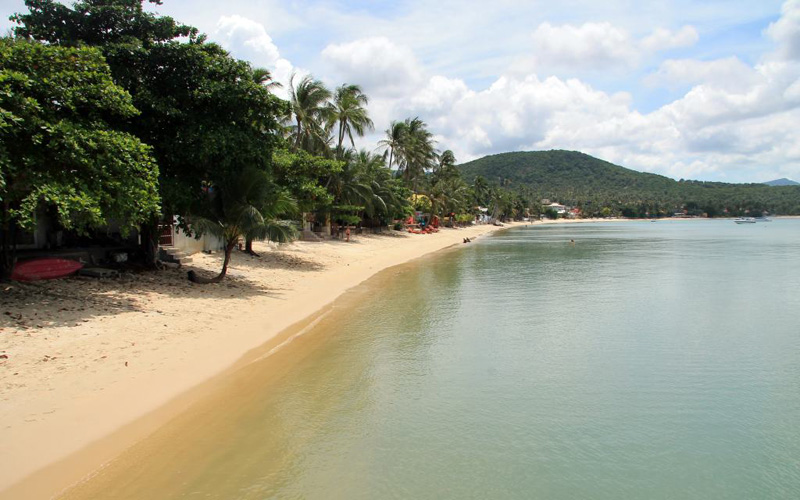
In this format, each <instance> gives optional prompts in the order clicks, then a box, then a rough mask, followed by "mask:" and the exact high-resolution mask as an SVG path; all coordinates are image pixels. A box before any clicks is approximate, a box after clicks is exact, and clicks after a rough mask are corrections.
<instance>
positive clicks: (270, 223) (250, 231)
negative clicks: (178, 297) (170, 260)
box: [188, 168, 297, 284]
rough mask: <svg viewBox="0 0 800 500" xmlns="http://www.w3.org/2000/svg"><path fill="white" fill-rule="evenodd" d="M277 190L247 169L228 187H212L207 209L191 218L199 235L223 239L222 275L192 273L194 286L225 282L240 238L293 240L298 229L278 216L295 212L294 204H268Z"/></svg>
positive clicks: (278, 200)
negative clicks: (232, 254) (293, 210)
mask: <svg viewBox="0 0 800 500" xmlns="http://www.w3.org/2000/svg"><path fill="white" fill-rule="evenodd" d="M273 193H274V186H273V185H272V182H271V180H270V178H269V176H268V175H267V174H266V172H264V171H262V170H258V169H255V168H247V169H245V170H243V171H242V172H241V173H240V174H239V175H238V176H237V177H236V178H234V179H232V180H231V181H229V182H227V183H223V184H220V185H214V186H209V187H208V191H207V199H206V205H205V206H204V207H203V208H202V209H201V210H200V211H199V213H198V214H197V215H194V216H192V217H190V225H191V228H192V230H193V231H194V232H196V233H197V234H203V233H209V234H212V235H214V236H216V237H217V238H219V239H221V240H222V242H223V245H224V249H225V258H224V260H223V263H222V271H220V273H219V274H218V275H217V276H215V277H214V278H204V277H202V276H198V275H197V274H196V273H195V272H194V271H189V273H188V274H189V280H190V281H192V282H194V283H201V284H207V283H219V282H220V281H222V280H223V279H224V278H225V275H226V274H227V271H228V264H229V263H230V260H231V253H232V252H233V249H234V247H236V244H237V243H238V241H239V238H240V237H245V238H248V237H249V238H254V239H270V240H272V241H277V242H280V243H283V242H286V241H289V240H291V239H292V238H293V237H294V236H295V234H296V231H297V230H296V228H295V227H294V225H292V224H291V222H288V221H282V220H278V216H279V215H281V214H282V213H286V212H287V211H289V210H292V206H293V202H292V201H291V200H288V199H287V198H286V197H285V196H280V197H278V198H275V199H273V200H272V201H269V197H270V195H271V194H273Z"/></svg>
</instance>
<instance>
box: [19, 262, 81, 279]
mask: <svg viewBox="0 0 800 500" xmlns="http://www.w3.org/2000/svg"><path fill="white" fill-rule="evenodd" d="M82 267H83V264H81V263H80V262H77V261H74V260H67V259H32V260H26V261H23V262H19V263H17V265H16V266H15V267H14V272H12V273H11V279H12V280H17V281H38V280H52V279H56V278H63V277H64V276H69V275H70V274H73V273H75V272H76V271H77V270H78V269H80V268H82Z"/></svg>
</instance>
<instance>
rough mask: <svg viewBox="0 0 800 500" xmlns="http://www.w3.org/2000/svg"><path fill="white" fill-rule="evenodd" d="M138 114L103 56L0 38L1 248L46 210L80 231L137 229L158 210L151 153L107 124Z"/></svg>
mask: <svg viewBox="0 0 800 500" xmlns="http://www.w3.org/2000/svg"><path fill="white" fill-rule="evenodd" d="M136 114H137V111H136V108H134V107H133V105H132V103H131V97H130V95H129V94H128V93H127V92H125V91H124V90H123V89H121V88H119V87H118V86H116V85H114V83H113V81H112V80H111V75H110V72H109V68H108V66H107V65H106V64H105V61H104V60H103V57H102V55H101V54H100V52H99V51H98V50H96V49H92V48H66V47H57V46H51V45H45V44H40V43H34V42H28V41H24V40H14V39H9V38H4V39H0V139H2V140H0V198H2V203H3V237H4V240H5V241H4V243H5V245H4V247H7V246H8V245H9V244H10V242H9V241H7V238H9V237H10V233H13V228H14V227H15V226H16V227H21V228H28V229H30V228H32V227H33V225H34V223H35V219H34V217H35V214H36V211H37V209H38V208H39V206H40V205H41V204H46V205H48V206H50V207H54V208H55V211H56V213H57V215H58V220H59V222H60V224H61V225H62V226H64V227H65V228H75V229H79V230H80V229H82V228H83V227H86V226H99V225H103V224H106V223H107V222H108V220H109V219H112V218H113V219H115V220H116V221H118V222H120V223H123V224H127V225H128V226H129V227H133V226H136V225H138V224H140V223H141V222H143V221H145V220H147V219H148V218H149V217H151V216H152V215H153V214H156V213H157V212H158V206H159V205H158V204H159V197H158V190H157V178H158V169H157V167H156V164H155V162H154V161H153V158H152V156H151V154H150V152H151V150H150V148H149V147H148V146H146V145H145V144H144V143H142V141H140V140H139V139H138V138H137V137H135V136H133V135H131V134H128V133H126V132H121V131H118V130H114V129H113V128H112V127H110V126H109V121H110V120H113V119H117V118H128V117H133V116H136ZM6 249H7V248H6ZM4 264H6V265H7V264H8V262H4ZM4 271H8V269H4Z"/></svg>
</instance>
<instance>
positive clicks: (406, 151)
mask: <svg viewBox="0 0 800 500" xmlns="http://www.w3.org/2000/svg"><path fill="white" fill-rule="evenodd" d="M390 130H391V131H392V132H395V127H392V128H390ZM397 132H398V137H397V138H398V141H397V145H396V146H394V149H393V151H394V155H395V158H396V162H397V165H398V167H399V168H398V170H399V171H400V172H401V173H402V177H403V179H404V180H405V181H406V183H407V185H409V186H410V187H411V188H412V190H413V191H414V192H415V193H416V192H417V188H418V186H419V183H420V181H421V180H422V178H423V176H424V175H425V173H426V171H428V170H430V169H432V168H433V166H434V164H435V163H434V162H435V160H436V150H435V148H434V144H435V143H434V140H433V134H432V133H431V132H430V131H428V126H427V124H426V123H425V122H423V121H422V120H420V119H419V118H407V119H406V120H405V121H404V122H403V125H402V126H399V127H397Z"/></svg>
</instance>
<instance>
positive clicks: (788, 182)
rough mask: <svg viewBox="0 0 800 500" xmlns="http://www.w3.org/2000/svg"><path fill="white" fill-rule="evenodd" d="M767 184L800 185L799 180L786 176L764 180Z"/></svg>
mask: <svg viewBox="0 0 800 500" xmlns="http://www.w3.org/2000/svg"><path fill="white" fill-rule="evenodd" d="M764 184H766V185H767V186H800V182H795V181H793V180H791V179H787V178H786V177H782V178H780V179H775V180H774V181H769V182H765V183H764Z"/></svg>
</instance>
